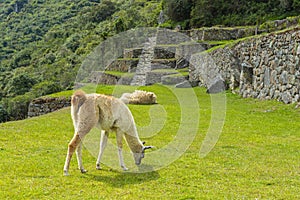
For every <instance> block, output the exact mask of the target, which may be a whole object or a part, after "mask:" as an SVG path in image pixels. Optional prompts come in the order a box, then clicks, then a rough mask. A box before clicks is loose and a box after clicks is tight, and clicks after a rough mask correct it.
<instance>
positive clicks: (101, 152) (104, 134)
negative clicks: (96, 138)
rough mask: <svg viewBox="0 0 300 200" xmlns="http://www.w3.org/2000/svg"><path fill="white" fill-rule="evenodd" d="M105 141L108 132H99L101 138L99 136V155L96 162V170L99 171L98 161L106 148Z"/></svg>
mask: <svg viewBox="0 0 300 200" xmlns="http://www.w3.org/2000/svg"><path fill="white" fill-rule="evenodd" d="M107 140H108V131H103V130H102V131H101V136H100V149H99V155H98V159H97V162H96V169H98V170H100V169H101V166H100V161H101V158H102V155H103V152H104V149H105V147H106V144H107Z"/></svg>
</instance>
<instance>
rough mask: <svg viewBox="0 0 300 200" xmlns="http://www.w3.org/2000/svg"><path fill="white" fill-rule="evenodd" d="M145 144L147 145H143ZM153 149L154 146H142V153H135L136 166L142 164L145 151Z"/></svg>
mask: <svg viewBox="0 0 300 200" xmlns="http://www.w3.org/2000/svg"><path fill="white" fill-rule="evenodd" d="M143 144H145V143H143ZM151 148H153V146H144V145H142V148H141V150H140V152H136V153H133V157H134V161H135V164H136V165H140V164H141V162H142V159H143V158H144V157H145V150H147V149H151Z"/></svg>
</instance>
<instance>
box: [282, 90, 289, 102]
mask: <svg viewBox="0 0 300 200" xmlns="http://www.w3.org/2000/svg"><path fill="white" fill-rule="evenodd" d="M281 98H282V101H283V102H284V103H285V104H289V103H292V96H291V94H290V93H289V92H287V91H286V92H284V93H283V94H282V97H281Z"/></svg>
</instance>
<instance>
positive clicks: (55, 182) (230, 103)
mask: <svg viewBox="0 0 300 200" xmlns="http://www.w3.org/2000/svg"><path fill="white" fill-rule="evenodd" d="M127 89H128V88H127ZM146 89H147V90H151V91H154V92H155V93H157V95H158V99H159V104H160V105H162V106H164V108H165V109H166V111H167V113H168V115H169V118H168V121H167V123H166V129H165V128H164V129H162V131H161V133H159V134H158V135H156V136H154V137H152V138H149V139H147V142H148V143H149V144H150V143H151V144H152V145H155V146H157V148H160V147H161V146H163V145H164V144H167V143H168V142H169V141H170V140H171V139H172V137H173V136H174V134H173V133H176V130H177V129H178V124H179V121H180V118H179V117H178V114H177V111H179V110H178V109H179V108H178V103H176V100H174V96H172V94H171V93H170V91H168V90H167V89H166V88H164V87H162V86H151V87H147V88H146ZM112 90H113V89H112V88H111V87H105V88H102V89H101V88H100V89H99V91H100V92H105V93H110V92H111V91H112ZM195 91H196V93H197V95H198V99H199V105H200V110H199V112H200V115H201V120H200V127H199V132H198V134H197V136H196V138H195V140H194V142H193V143H192V145H191V146H190V148H189V149H188V150H187V151H186V152H185V154H184V155H183V156H182V157H181V158H180V159H178V160H177V161H176V162H174V163H172V164H171V165H169V166H168V167H166V168H164V169H161V170H158V171H155V172H150V173H145V174H130V173H121V172H118V171H115V170H111V169H110V168H109V167H106V166H104V169H103V170H101V171H96V170H95V161H96V159H95V158H94V157H92V156H91V155H90V154H89V153H88V151H87V150H84V151H83V160H84V161H83V162H84V164H85V167H86V168H87V169H88V170H89V172H88V173H87V174H80V172H79V171H78V170H76V169H75V168H76V165H77V164H76V159H75V157H74V158H73V159H72V162H71V168H70V173H71V176H70V177H64V176H62V174H63V171H62V168H63V164H64V160H65V154H66V151H67V144H68V142H69V140H70V139H71V137H72V134H73V128H72V122H71V118H70V114H69V112H70V110H69V108H67V109H63V110H60V111H57V112H54V113H51V114H48V115H45V116H41V117H38V118H31V119H27V120H23V121H17V122H9V123H5V124H0V157H1V164H0V171H1V179H0V186H1V193H0V198H1V199H4V198H9V199H23V198H24V199H25V198H30V199H49V198H51V199H62V198H64V199H83V198H84V199H138V198H139V199H149V198H154V199H255V198H258V199H297V198H299V197H300V195H299V187H300V168H299V163H300V152H299V142H300V139H299V138H300V137H299V136H300V132H299V130H300V125H299V117H300V113H299V110H295V109H294V108H293V106H289V105H283V104H281V103H278V102H273V101H264V102H262V101H258V100H253V99H241V98H239V97H238V96H236V95H233V94H227V117H226V123H225V126H224V129H223V133H222V135H221V137H220V139H219V141H218V143H217V145H216V146H215V148H214V149H213V151H212V152H211V153H210V154H208V156H207V157H205V158H202V159H201V158H199V150H200V146H201V142H202V141H203V138H204V135H205V133H206V131H207V129H208V126H209V121H210V96H209V95H207V94H206V93H205V90H204V89H201V88H195ZM130 109H131V110H132V112H133V114H134V116H135V120H136V122H137V124H139V125H141V124H144V123H145V122H144V123H143V121H148V120H149V116H148V114H147V111H148V109H149V106H136V105H131V106H130ZM191 115H192V113H191ZM115 153H116V152H115ZM145 159H147V155H146V158H145ZM125 162H126V163H128V162H131V160H126V161H125Z"/></svg>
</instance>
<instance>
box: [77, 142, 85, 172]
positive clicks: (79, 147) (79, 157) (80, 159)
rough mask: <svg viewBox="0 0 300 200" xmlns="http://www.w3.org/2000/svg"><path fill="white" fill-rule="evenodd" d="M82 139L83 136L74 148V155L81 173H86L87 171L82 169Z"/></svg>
mask: <svg viewBox="0 0 300 200" xmlns="http://www.w3.org/2000/svg"><path fill="white" fill-rule="evenodd" d="M82 141H83V138H81V141H80V143H79V144H78V147H77V149H76V156H77V162H78V168H79V169H80V171H81V173H86V172H87V171H86V170H85V169H84V167H83V164H82Z"/></svg>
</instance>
